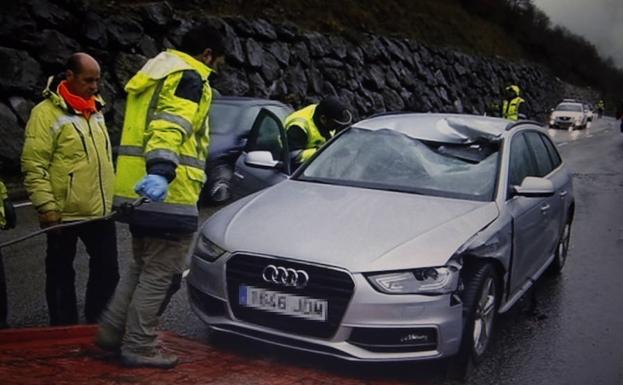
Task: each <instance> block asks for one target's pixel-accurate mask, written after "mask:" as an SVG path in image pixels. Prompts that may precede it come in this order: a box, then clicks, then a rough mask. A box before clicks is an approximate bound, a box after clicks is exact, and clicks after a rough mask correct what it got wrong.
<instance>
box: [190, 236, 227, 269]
mask: <svg viewBox="0 0 623 385" xmlns="http://www.w3.org/2000/svg"><path fill="white" fill-rule="evenodd" d="M194 254H195V255H196V256H198V257H199V258H201V259H203V260H206V261H208V262H214V261H216V260H217V259H218V257H220V256H221V255H223V254H225V250H223V249H221V248H220V247H218V246H217V245H216V244H215V243H214V242H212V241H211V240H209V239H208V238H206V237H205V236H204V235H203V234H201V235H199V239H198V240H197V246H195V251H194Z"/></svg>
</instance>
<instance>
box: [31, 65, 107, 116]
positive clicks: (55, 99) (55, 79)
mask: <svg viewBox="0 0 623 385" xmlns="http://www.w3.org/2000/svg"><path fill="white" fill-rule="evenodd" d="M63 80H65V74H63V73H60V74H58V75H55V76H50V77H49V78H48V82H47V84H46V86H45V89H44V90H43V92H42V94H43V97H44V98H46V99H50V101H51V102H52V103H53V104H54V105H55V106H57V107H59V108H61V109H62V110H63V111H65V112H68V113H72V114H79V113H78V112H77V111H75V110H74V109H73V108H70V107H69V106H68V105H67V102H65V99H63V98H62V97H61V96H60V95H59V93H58V85H59V84H60V83H61V81H63ZM105 105H106V103H105V102H104V99H103V98H102V96H101V95H99V94H98V95H96V96H95V107H96V108H97V111H98V112H100V111H101V110H102V108H104V106H105Z"/></svg>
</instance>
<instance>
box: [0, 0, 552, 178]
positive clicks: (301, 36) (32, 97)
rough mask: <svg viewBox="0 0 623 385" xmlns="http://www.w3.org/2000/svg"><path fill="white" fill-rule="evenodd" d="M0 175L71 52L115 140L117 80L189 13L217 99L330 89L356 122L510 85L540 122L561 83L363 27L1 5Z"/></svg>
mask: <svg viewBox="0 0 623 385" xmlns="http://www.w3.org/2000/svg"><path fill="white" fill-rule="evenodd" d="M0 7H3V8H5V9H3V10H2V12H0V135H1V136H2V141H1V142H0V174H1V175H15V174H17V173H19V156H20V152H21V146H22V144H23V127H24V125H25V122H26V121H27V119H28V115H29V112H30V110H31V109H32V107H33V106H34V105H35V103H38V102H39V101H40V100H41V96H40V94H41V90H42V89H43V86H44V84H45V81H46V79H47V77H48V76H50V75H52V74H55V73H58V72H60V71H61V70H62V69H63V64H64V62H65V61H66V59H67V57H68V56H69V55H70V54H71V53H73V52H75V51H78V50H81V51H86V52H88V53H90V54H92V55H93V56H95V57H96V58H97V59H98V60H99V61H100V63H101V65H102V71H103V72H102V74H103V81H102V94H103V96H104V98H105V100H106V101H107V107H106V118H107V121H108V125H109V129H110V133H111V138H112V141H113V144H117V143H118V141H119V136H120V128H121V123H122V119H123V112H124V103H125V95H124V92H123V85H124V84H125V82H126V81H127V80H128V79H129V78H130V76H132V74H133V73H134V72H135V71H136V70H138V69H139V68H140V67H141V66H142V64H143V63H144V62H145V61H146V60H147V58H149V57H152V56H154V55H156V54H157V53H158V52H159V51H160V50H162V49H164V48H168V47H175V46H176V44H178V43H179V41H180V37H181V36H182V35H183V33H184V32H185V31H186V30H188V28H189V27H190V26H191V25H192V23H193V22H196V21H197V20H208V21H209V22H210V23H213V25H215V26H216V27H218V28H219V29H220V30H221V31H222V32H223V33H224V35H225V36H226V38H227V45H228V47H227V49H228V53H227V65H226V66H225V68H223V69H222V71H220V73H219V74H216V76H214V78H212V80H211V83H212V85H213V86H214V87H215V88H216V89H218V91H220V92H221V93H222V94H224V95H245V96H256V97H264V98H272V99H279V100H282V101H284V102H287V103H290V104H292V105H293V107H295V108H297V107H300V106H302V105H304V104H306V103H309V102H314V101H318V100H319V99H320V98H321V97H322V96H324V95H330V94H333V95H338V96H340V97H341V98H342V99H343V100H345V101H346V102H347V103H348V104H349V105H350V106H351V107H352V108H353V109H354V111H355V115H356V117H357V118H362V117H365V116H369V115H371V114H373V113H378V112H384V111H401V110H409V111H419V112H429V111H430V112H464V113H469V114H484V113H485V112H487V110H488V106H490V105H491V104H492V103H494V102H496V101H497V100H498V99H499V97H500V90H501V88H503V86H504V85H506V84H509V83H515V84H519V85H520V86H521V87H522V89H523V90H524V95H523V97H524V98H525V99H526V100H527V102H528V103H527V104H528V110H529V112H530V115H531V116H530V117H531V118H534V119H537V120H538V119H540V120H542V119H544V117H545V114H546V112H547V111H548V110H549V108H551V107H552V106H553V105H554V104H555V103H556V101H557V100H559V99H561V98H562V97H563V92H564V85H563V84H562V82H560V81H559V80H557V79H556V78H555V77H554V76H552V75H551V74H550V73H549V72H548V71H547V70H546V69H544V68H543V67H541V66H538V65H535V64H530V63H511V62H507V61H504V60H502V59H500V58H484V57H479V56H473V55H468V54H464V53H461V52H457V51H452V50H449V49H439V48H434V47H427V46H425V45H423V44H420V43H418V42H415V41H412V40H407V39H402V38H388V37H383V36H377V35H372V34H362V35H352V34H351V35H350V36H349V37H344V36H337V35H326V34H321V33H317V32H310V31H303V30H301V29H299V28H298V27H297V26H295V25H291V24H274V23H270V22H268V21H266V20H262V19H258V20H246V19H242V18H237V17H226V18H218V17H212V16H200V17H197V18H196V19H194V20H193V21H191V20H190V19H188V18H187V17H184V16H183V15H182V14H181V13H179V12H177V11H176V10H174V9H173V8H172V7H171V6H170V5H169V4H167V3H166V2H158V3H152V4H140V5H135V6H124V7H123V8H120V7H117V8H103V9H97V10H96V9H89V8H88V7H87V6H86V5H84V3H82V2H80V1H76V0H57V1H56V2H53V3H52V2H48V1H46V0H26V1H23V2H21V3H19V4H14V5H3V6H0Z"/></svg>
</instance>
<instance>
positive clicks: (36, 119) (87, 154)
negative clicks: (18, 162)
mask: <svg viewBox="0 0 623 385" xmlns="http://www.w3.org/2000/svg"><path fill="white" fill-rule="evenodd" d="M58 83H59V79H58V78H56V79H55V78H53V77H51V78H50V79H49V80H48V86H47V87H46V89H45V90H44V92H43V95H44V97H45V100H44V101H42V102H41V103H39V104H38V105H36V106H35V108H33V110H32V112H31V113H30V119H29V120H28V124H27V125H26V139H25V142H24V148H23V151H22V173H23V174H24V185H25V186H26V190H27V191H28V195H29V197H30V200H31V201H32V203H33V205H34V207H35V208H36V209H37V210H38V211H39V212H46V211H51V210H55V211H60V212H61V214H62V218H63V221H74V220H82V219H92V218H97V217H101V216H104V215H108V214H109V213H110V212H111V209H112V195H113V185H114V170H113V163H112V152H111V146H110V139H109V138H108V131H107V129H106V124H105V123H104V115H103V114H102V113H101V111H98V112H96V113H94V114H92V115H91V116H90V117H89V119H86V118H85V117H84V116H83V115H82V114H81V113H80V112H77V111H75V110H73V109H72V108H71V107H69V106H68V105H67V103H66V102H65V100H64V99H63V98H62V97H61V96H60V95H59V94H58V91H57V88H58ZM96 105H97V106H98V107H99V108H100V109H101V106H102V105H103V102H102V100H101V99H98V103H96Z"/></svg>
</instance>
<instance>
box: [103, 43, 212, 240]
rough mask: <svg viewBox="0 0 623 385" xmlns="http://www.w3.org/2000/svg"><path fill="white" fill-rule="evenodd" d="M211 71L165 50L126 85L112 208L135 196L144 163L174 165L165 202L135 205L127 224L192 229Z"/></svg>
mask: <svg viewBox="0 0 623 385" xmlns="http://www.w3.org/2000/svg"><path fill="white" fill-rule="evenodd" d="M211 72H212V70H211V69H210V68H209V67H207V66H206V65H204V64H203V63H201V62H200V61H198V60H196V59H194V58H193V57H192V56H190V55H187V54H185V53H183V52H179V51H176V50H171V49H169V50H167V51H165V52H162V53H160V54H159V55H158V56H156V57H154V58H153V59H151V60H149V61H148V62H147V63H146V64H145V65H144V66H143V68H142V69H141V70H140V71H139V72H138V73H137V74H136V75H135V76H134V77H133V78H132V79H130V81H129V82H128V84H126V86H125V89H126V91H127V92H128V100H127V105H126V115H125V120H124V123H123V132H122V135H121V146H120V147H119V156H118V158H117V179H116V183H115V197H114V206H119V205H121V204H122V203H124V202H130V201H134V200H135V199H136V198H138V195H137V194H136V193H135V192H134V187H135V186H136V184H137V183H138V182H139V181H140V180H141V179H142V178H143V177H144V176H145V175H146V172H147V170H146V167H147V165H148V164H154V163H158V162H170V164H175V166H176V168H175V179H173V181H171V182H170V184H169V190H168V194H167V197H166V199H165V201H164V202H158V203H156V202H153V203H149V204H146V205H142V206H141V207H139V208H138V209H137V210H136V212H135V213H134V214H133V217H132V219H131V223H132V224H135V225H139V226H145V227H150V228H161V229H166V230H167V231H175V232H180V233H183V232H194V231H196V229H197V217H198V210H197V200H198V199H199V193H200V191H201V188H202V186H203V183H204V182H205V178H206V176H205V172H204V165H205V159H206V156H207V148H208V134H209V129H208V121H207V119H208V110H209V108H210V104H211V102H212V89H211V88H210V85H209V83H208V76H209V75H210V73H211ZM188 79H191V80H190V83H189V80H188ZM187 85H189V86H188V87H190V88H191V89H190V91H188V90H187V88H188V87H187ZM182 88H184V90H185V91H181V89H182ZM188 92H190V93H191V94H193V95H195V96H196V100H192V99H193V97H190V96H188V95H187V94H188Z"/></svg>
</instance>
